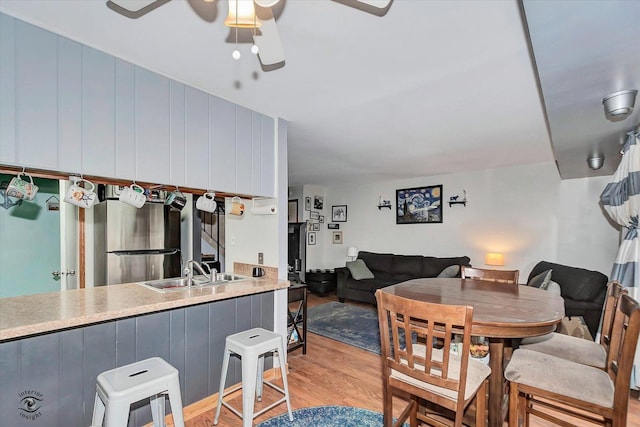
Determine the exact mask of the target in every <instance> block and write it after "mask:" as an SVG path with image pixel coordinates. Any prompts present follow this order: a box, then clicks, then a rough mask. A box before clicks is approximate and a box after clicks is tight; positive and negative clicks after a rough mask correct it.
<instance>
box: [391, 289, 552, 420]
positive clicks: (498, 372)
mask: <svg viewBox="0 0 640 427" xmlns="http://www.w3.org/2000/svg"><path fill="white" fill-rule="evenodd" d="M382 292H386V293H389V294H393V295H397V296H400V297H403V298H408V299H413V300H417V301H426V302H430V303H439V304H447V305H467V306H471V307H473V325H472V328H471V334H472V335H474V336H482V337H486V338H488V340H489V366H490V367H491V376H490V377H489V408H488V412H489V426H490V427H501V426H502V425H503V421H504V417H505V412H506V410H507V406H508V405H507V403H508V401H507V398H506V395H505V390H504V383H505V380H504V366H503V360H504V347H505V341H507V340H509V339H511V338H525V337H532V336H538V335H544V334H547V333H549V332H553V331H554V330H555V327H556V325H557V324H558V323H559V322H560V321H561V320H562V318H563V317H564V300H563V299H562V297H560V296H559V295H554V294H552V293H551V292H547V291H544V290H540V289H537V288H533V287H529V286H524V285H513V284H506V283H496V282H489V281H484V280H472V279H460V278H453V279H448V278H424V279H413V280H408V281H406V282H402V283H398V284H396V285H392V286H388V287H386V288H382Z"/></svg>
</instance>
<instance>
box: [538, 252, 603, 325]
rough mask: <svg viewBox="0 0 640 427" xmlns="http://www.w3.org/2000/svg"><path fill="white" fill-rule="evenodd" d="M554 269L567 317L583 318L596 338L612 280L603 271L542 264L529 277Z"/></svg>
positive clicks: (552, 273)
mask: <svg viewBox="0 0 640 427" xmlns="http://www.w3.org/2000/svg"><path fill="white" fill-rule="evenodd" d="M549 269H551V270H552V272H551V280H553V281H554V282H556V283H558V284H559V285H560V289H561V295H562V298H564V311H565V313H564V314H565V316H582V317H583V318H584V322H585V323H586V325H587V327H588V328H589V332H591V336H593V337H595V336H596V331H597V330H598V325H599V323H600V316H601V315H602V307H603V305H604V298H605V296H606V294H607V283H608V281H609V279H608V278H607V276H605V275H604V274H602V273H600V272H599V271H592V270H587V269H584V268H578V267H570V266H567V265H562V264H554V263H552V262H548V261H540V262H539V263H538V264H536V266H535V267H533V270H531V274H529V279H528V281H531V278H532V277H534V276H536V275H538V274H540V273H542V272H544V271H547V270H549Z"/></svg>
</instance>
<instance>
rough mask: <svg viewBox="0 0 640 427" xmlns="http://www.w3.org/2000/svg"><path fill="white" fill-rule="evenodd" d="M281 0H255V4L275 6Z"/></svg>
mask: <svg viewBox="0 0 640 427" xmlns="http://www.w3.org/2000/svg"><path fill="white" fill-rule="evenodd" d="M279 1H280V0H254V2H255V4H257V5H258V6H260V7H271V6H275V5H276V4H277V3H278V2H279Z"/></svg>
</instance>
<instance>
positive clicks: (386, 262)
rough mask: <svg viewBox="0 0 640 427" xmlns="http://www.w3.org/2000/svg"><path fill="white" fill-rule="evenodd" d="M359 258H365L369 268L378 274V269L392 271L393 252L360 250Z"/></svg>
mask: <svg viewBox="0 0 640 427" xmlns="http://www.w3.org/2000/svg"><path fill="white" fill-rule="evenodd" d="M358 258H359V259H361V260H363V261H364V263H365V264H367V267H369V270H371V272H373V274H374V275H376V276H377V274H376V272H377V271H384V272H390V271H391V263H392V261H393V260H392V258H393V254H378V253H374V252H366V251H360V252H358Z"/></svg>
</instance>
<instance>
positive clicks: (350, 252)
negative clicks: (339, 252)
mask: <svg viewBox="0 0 640 427" xmlns="http://www.w3.org/2000/svg"><path fill="white" fill-rule="evenodd" d="M347 256H348V257H349V258H351V261H353V260H354V259H356V258H358V248H354V247H353V246H349V248H348V249H347Z"/></svg>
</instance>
